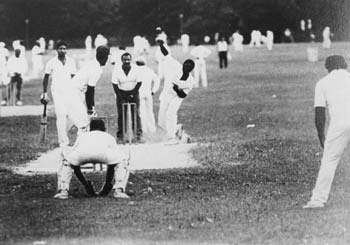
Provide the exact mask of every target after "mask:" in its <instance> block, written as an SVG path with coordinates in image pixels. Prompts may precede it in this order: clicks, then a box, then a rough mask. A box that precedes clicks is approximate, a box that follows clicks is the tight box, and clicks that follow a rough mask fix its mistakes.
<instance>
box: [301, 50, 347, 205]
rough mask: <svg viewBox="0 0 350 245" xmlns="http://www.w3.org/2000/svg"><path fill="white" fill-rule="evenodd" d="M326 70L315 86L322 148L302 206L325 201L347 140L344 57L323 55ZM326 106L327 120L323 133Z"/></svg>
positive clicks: (345, 65)
mask: <svg viewBox="0 0 350 245" xmlns="http://www.w3.org/2000/svg"><path fill="white" fill-rule="evenodd" d="M325 66H326V69H327V70H328V72H329V74H328V75H327V76H325V77H324V78H322V79H321V80H320V81H319V82H318V83H317V84H316V89H315V123H316V128H317V133H318V138H319V141H320V144H321V147H322V148H323V157H322V160H321V167H320V170H319V173H318V177H317V181H316V185H315V188H314V189H313V191H312V197H311V200H310V201H309V202H308V203H307V204H306V205H305V206H304V208H322V207H324V204H325V203H326V202H327V200H328V197H329V192H330V190H331V185H332V182H333V178H334V173H335V170H336V168H337V165H338V163H339V160H340V158H341V155H342V154H343V152H344V150H345V148H346V146H347V144H348V143H349V141H350V96H349V94H350V73H349V72H348V71H347V70H346V69H347V67H348V66H347V64H346V62H345V59H344V57H342V56H340V55H332V56H329V57H328V58H327V59H326V64H325ZM326 107H328V110H329V117H330V123H329V127H328V131H327V136H326V137H325V134H324V131H325V122H326Z"/></svg>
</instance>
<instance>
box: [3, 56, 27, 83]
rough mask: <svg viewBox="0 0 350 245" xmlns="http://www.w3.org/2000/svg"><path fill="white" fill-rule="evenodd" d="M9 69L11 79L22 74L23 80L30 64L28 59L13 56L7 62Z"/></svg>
mask: <svg viewBox="0 0 350 245" xmlns="http://www.w3.org/2000/svg"><path fill="white" fill-rule="evenodd" d="M7 69H8V72H9V74H10V76H11V77H12V76H14V75H15V73H18V74H21V75H22V78H23V75H24V74H25V73H26V72H27V71H28V63H27V61H26V59H24V58H22V57H21V56H19V57H18V58H17V57H16V56H12V57H11V58H10V59H9V60H8V62H7Z"/></svg>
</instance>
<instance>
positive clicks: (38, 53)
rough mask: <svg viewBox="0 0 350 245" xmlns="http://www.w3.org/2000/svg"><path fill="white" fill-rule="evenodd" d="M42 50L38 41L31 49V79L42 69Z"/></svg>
mask: <svg viewBox="0 0 350 245" xmlns="http://www.w3.org/2000/svg"><path fill="white" fill-rule="evenodd" d="M43 54H44V53H43V50H42V49H41V48H40V43H39V41H37V42H35V44H34V46H33V48H32V64H33V77H34V78H36V77H37V76H38V75H39V72H40V71H41V70H42V69H43V66H44V65H43Z"/></svg>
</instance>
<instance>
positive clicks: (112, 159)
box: [54, 119, 129, 199]
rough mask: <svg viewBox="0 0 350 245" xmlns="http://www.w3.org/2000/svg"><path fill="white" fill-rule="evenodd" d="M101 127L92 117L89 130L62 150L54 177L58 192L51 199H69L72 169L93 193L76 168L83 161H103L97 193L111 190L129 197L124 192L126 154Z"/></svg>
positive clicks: (105, 192)
mask: <svg viewBox="0 0 350 245" xmlns="http://www.w3.org/2000/svg"><path fill="white" fill-rule="evenodd" d="M105 130H106V128H105V125H104V122H103V120H102V119H92V120H91V122H90V132H87V133H84V134H82V135H80V136H79V137H78V139H77V141H76V142H75V144H74V146H73V147H72V148H71V149H66V150H65V151H64V153H63V156H64V158H63V160H62V168H61V169H60V171H59V173H58V178H57V179H58V186H59V191H58V193H57V194H56V195H55V196H54V198H57V199H68V198H69V186H70V182H71V179H72V169H73V170H74V173H75V175H76V177H77V178H78V180H79V181H80V182H81V183H82V184H83V185H84V186H85V189H86V191H87V194H88V195H89V196H96V193H95V191H94V188H93V185H92V182H90V181H87V180H86V179H85V177H84V175H83V174H82V172H81V169H80V166H82V165H84V164H86V163H102V164H107V173H106V180H105V183H104V185H103V187H102V189H101V191H100V192H99V193H98V194H97V195H98V196H102V197H104V196H107V195H108V194H109V192H110V191H111V190H112V189H114V197H115V198H129V196H128V195H127V194H126V193H125V188H126V185H127V183H128V178H129V160H128V156H127V155H126V154H125V153H124V152H123V151H121V150H120V148H119V147H118V145H117V143H116V141H115V139H114V138H113V137H112V135H110V134H108V133H106V132H104V131H105ZM113 178H114V179H115V183H114V185H113V184H112V181H113Z"/></svg>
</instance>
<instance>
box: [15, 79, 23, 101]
mask: <svg viewBox="0 0 350 245" xmlns="http://www.w3.org/2000/svg"><path fill="white" fill-rule="evenodd" d="M22 84H23V78H22V76H21V75H19V76H16V105H23V103H22V101H21V92H22Z"/></svg>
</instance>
